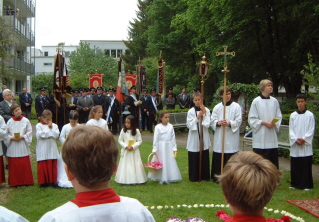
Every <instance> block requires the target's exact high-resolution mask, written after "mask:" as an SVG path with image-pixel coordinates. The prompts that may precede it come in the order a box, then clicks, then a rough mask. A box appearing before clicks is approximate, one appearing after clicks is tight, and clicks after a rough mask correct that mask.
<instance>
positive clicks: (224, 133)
mask: <svg viewBox="0 0 319 222" xmlns="http://www.w3.org/2000/svg"><path fill="white" fill-rule="evenodd" d="M227 48H228V46H227V45H225V46H224V51H223V52H216V56H220V55H224V69H223V70H222V73H224V94H223V105H224V113H223V119H226V103H227V101H226V86H227V73H228V72H229V70H228V67H227V55H231V56H235V52H227ZM222 127H223V136H222V156H221V164H220V165H221V166H220V173H222V172H223V169H224V152H225V138H226V126H222Z"/></svg>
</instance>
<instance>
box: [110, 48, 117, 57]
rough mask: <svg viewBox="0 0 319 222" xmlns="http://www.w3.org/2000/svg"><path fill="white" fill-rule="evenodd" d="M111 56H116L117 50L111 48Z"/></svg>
mask: <svg viewBox="0 0 319 222" xmlns="http://www.w3.org/2000/svg"><path fill="white" fill-rule="evenodd" d="M111 56H112V57H115V58H116V50H111Z"/></svg>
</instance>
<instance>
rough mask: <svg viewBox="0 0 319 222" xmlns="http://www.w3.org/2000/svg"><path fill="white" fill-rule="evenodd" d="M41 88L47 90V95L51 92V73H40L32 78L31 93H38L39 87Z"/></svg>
mask: <svg viewBox="0 0 319 222" xmlns="http://www.w3.org/2000/svg"><path fill="white" fill-rule="evenodd" d="M42 86H45V87H46V88H47V91H48V94H49V93H51V92H52V87H53V73H52V74H46V73H41V74H39V75H36V76H32V92H37V93H38V92H40V87H42Z"/></svg>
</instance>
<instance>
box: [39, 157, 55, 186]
mask: <svg viewBox="0 0 319 222" xmlns="http://www.w3.org/2000/svg"><path fill="white" fill-rule="evenodd" d="M57 178H58V173H57V159H49V160H42V161H38V184H45V183H57V181H58V180H57Z"/></svg>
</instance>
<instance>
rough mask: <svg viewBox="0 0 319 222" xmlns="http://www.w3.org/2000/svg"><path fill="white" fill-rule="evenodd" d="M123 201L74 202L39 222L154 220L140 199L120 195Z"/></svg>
mask: <svg viewBox="0 0 319 222" xmlns="http://www.w3.org/2000/svg"><path fill="white" fill-rule="evenodd" d="M120 199H121V202H118V203H108V204H99V205H94V206H89V207H81V208H79V207H78V206H77V205H76V204H74V203H73V202H67V203H66V204H64V205H62V206H61V207H58V208H56V209H54V210H52V211H50V212H48V213H46V214H45V215H44V216H43V217H41V219H40V220H39V222H57V221H59V222H78V221H88V222H105V221H107V222H137V221H138V222H154V221H155V220H154V217H153V215H152V214H151V213H150V212H149V211H148V210H147V209H146V207H145V206H143V205H142V204H141V203H140V202H139V201H138V200H136V199H133V198H129V197H122V196H120Z"/></svg>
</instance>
